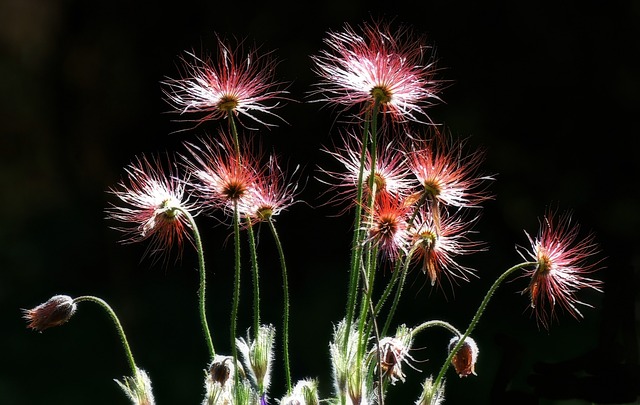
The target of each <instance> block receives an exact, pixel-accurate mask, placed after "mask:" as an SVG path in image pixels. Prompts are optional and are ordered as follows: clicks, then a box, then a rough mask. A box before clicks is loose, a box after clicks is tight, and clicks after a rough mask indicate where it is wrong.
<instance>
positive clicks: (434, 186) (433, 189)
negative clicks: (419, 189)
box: [422, 180, 442, 197]
mask: <svg viewBox="0 0 640 405" xmlns="http://www.w3.org/2000/svg"><path fill="white" fill-rule="evenodd" d="M422 186H423V187H424V192H425V194H427V195H430V196H432V197H437V196H439V195H440V193H441V192H442V188H440V184H438V182H437V181H435V180H425V181H424V183H423V184H422Z"/></svg>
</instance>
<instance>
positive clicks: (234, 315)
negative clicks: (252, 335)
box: [231, 201, 240, 398]
mask: <svg viewBox="0 0 640 405" xmlns="http://www.w3.org/2000/svg"><path fill="white" fill-rule="evenodd" d="M239 216H240V213H239V211H238V202H237V201H236V202H234V206H233V234H234V247H235V272H234V274H235V275H234V282H233V305H232V308H231V354H232V356H233V361H234V365H235V370H236V372H235V373H233V374H234V380H235V384H234V389H235V397H236V398H238V392H239V389H240V386H239V379H238V372H237V370H238V348H237V347H236V327H237V322H238V305H239V303H240V219H239Z"/></svg>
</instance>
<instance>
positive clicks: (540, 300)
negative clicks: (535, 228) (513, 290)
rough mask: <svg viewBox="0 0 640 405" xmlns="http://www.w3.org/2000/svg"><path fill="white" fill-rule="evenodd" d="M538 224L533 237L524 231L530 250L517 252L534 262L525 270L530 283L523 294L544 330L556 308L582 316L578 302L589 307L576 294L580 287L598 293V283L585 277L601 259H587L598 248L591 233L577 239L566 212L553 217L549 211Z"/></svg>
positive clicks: (577, 234)
mask: <svg viewBox="0 0 640 405" xmlns="http://www.w3.org/2000/svg"><path fill="white" fill-rule="evenodd" d="M540 225H541V227H540V230H539V232H538V235H537V236H536V237H535V238H532V237H531V236H529V234H527V238H528V239H529V242H530V243H531V249H530V250H527V251H525V252H521V251H520V254H521V255H522V256H523V257H525V259H526V258H527V257H526V256H528V257H529V258H531V259H532V261H534V262H536V266H534V267H532V268H529V269H526V270H525V275H526V276H528V277H530V282H529V286H528V287H527V288H526V289H525V290H524V291H523V293H525V292H527V293H529V297H530V299H531V308H532V309H533V311H534V312H535V315H536V319H537V320H538V323H539V324H541V325H542V326H544V327H545V328H547V329H548V327H549V325H550V323H551V321H552V320H553V319H554V318H555V317H556V310H557V308H561V309H562V310H565V311H567V312H568V313H569V314H571V315H572V316H573V317H575V318H576V319H578V318H581V317H582V314H581V313H580V311H579V310H578V305H583V306H587V307H591V305H589V304H587V303H584V302H582V301H579V300H578V298H577V296H576V294H577V293H578V291H580V290H582V289H584V288H589V289H593V290H595V291H599V292H602V289H601V286H602V282H601V281H599V280H595V279H592V278H589V277H587V276H586V275H587V274H590V273H592V272H594V271H596V270H597V267H598V265H599V263H600V261H601V260H595V261H590V260H589V259H591V258H592V256H594V255H596V254H597V253H599V251H600V250H599V247H598V246H597V244H596V243H595V241H594V236H593V234H589V235H587V236H586V237H584V238H582V239H579V230H580V227H579V226H578V225H577V224H575V223H572V221H571V215H570V214H569V213H565V214H563V215H560V216H556V215H554V214H553V213H551V212H549V213H548V214H547V215H545V216H544V217H543V219H542V221H541V223H540Z"/></svg>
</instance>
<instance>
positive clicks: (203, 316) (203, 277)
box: [178, 209, 216, 360]
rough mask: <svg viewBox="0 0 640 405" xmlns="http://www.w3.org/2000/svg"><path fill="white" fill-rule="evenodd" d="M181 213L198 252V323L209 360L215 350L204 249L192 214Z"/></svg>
mask: <svg viewBox="0 0 640 405" xmlns="http://www.w3.org/2000/svg"><path fill="white" fill-rule="evenodd" d="M178 210H179V211H180V213H181V214H182V215H184V216H185V217H186V218H187V220H188V221H189V225H191V230H192V231H193V240H194V243H195V245H196V252H197V253H198V270H199V273H200V287H199V289H198V300H199V312H200V323H201V324H202V331H203V332H204V339H205V342H206V344H207V348H208V349H209V357H210V358H211V360H213V358H214V357H215V356H216V351H215V349H214V347H213V339H212V338H211V331H210V330H209V323H208V321H207V307H206V285H207V273H206V271H205V265H204V249H203V247H202V239H201V238H200V231H198V226H197V225H196V221H195V219H194V218H193V215H191V213H189V211H187V210H185V209H178Z"/></svg>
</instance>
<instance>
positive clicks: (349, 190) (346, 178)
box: [320, 132, 417, 207]
mask: <svg viewBox="0 0 640 405" xmlns="http://www.w3.org/2000/svg"><path fill="white" fill-rule="evenodd" d="M343 142H344V146H343V147H339V148H335V149H334V150H327V149H325V150H324V151H325V152H326V153H328V154H329V155H331V156H332V157H333V158H335V160H337V161H338V163H340V165H341V166H342V168H341V169H340V170H337V171H329V170H324V169H320V170H321V172H322V173H324V174H326V175H327V176H328V177H330V178H332V179H333V180H334V181H333V182H331V181H326V180H320V181H322V182H323V183H325V184H328V185H329V186H331V188H330V191H332V192H335V194H334V195H333V196H332V197H331V199H330V202H336V203H342V202H346V203H347V207H351V206H353V205H354V204H355V203H356V196H357V188H358V178H359V176H360V157H361V154H362V141H361V140H360V139H359V137H358V136H356V135H355V134H354V133H352V132H349V133H347V134H346V135H345V136H343ZM377 149H378V150H377V152H376V163H375V166H376V167H375V171H374V173H375V175H374V176H375V177H374V182H375V185H376V192H377V193H389V194H391V195H393V196H395V197H396V198H402V197H405V196H408V195H409V194H411V192H412V191H414V190H415V187H416V185H417V182H416V181H415V180H414V179H413V177H412V176H411V172H410V171H409V169H408V168H407V166H406V161H405V160H406V159H405V157H404V155H403V154H402V153H400V152H399V151H398V148H396V147H395V146H394V143H393V142H388V143H387V144H386V145H379V147H378V148H377ZM371 164H372V161H371V154H370V153H369V152H367V153H366V154H365V162H364V168H363V173H362V183H363V192H364V195H363V201H367V199H368V198H369V196H370V195H371V187H370V186H369V184H370V182H369V177H370V176H371Z"/></svg>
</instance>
